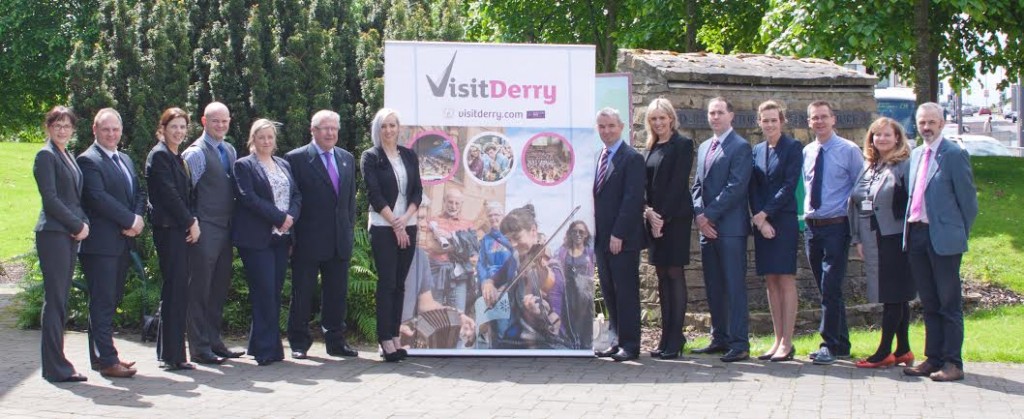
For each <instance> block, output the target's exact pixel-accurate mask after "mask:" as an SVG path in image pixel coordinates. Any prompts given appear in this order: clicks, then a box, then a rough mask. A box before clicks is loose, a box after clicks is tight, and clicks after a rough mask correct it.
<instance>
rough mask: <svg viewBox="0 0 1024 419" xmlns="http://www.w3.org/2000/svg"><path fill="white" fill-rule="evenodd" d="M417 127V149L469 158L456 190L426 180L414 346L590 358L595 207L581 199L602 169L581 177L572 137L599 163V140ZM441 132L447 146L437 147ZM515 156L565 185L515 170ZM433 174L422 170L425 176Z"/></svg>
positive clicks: (409, 302) (414, 277)
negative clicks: (451, 150)
mask: <svg viewBox="0 0 1024 419" xmlns="http://www.w3.org/2000/svg"><path fill="white" fill-rule="evenodd" d="M406 129H408V130H409V131H410V134H409V138H414V140H412V144H413V145H416V146H417V147H419V143H420V142H424V144H429V145H430V146H429V147H427V146H423V147H424V149H429V150H437V149H438V148H440V149H442V150H443V149H444V145H443V144H445V143H449V140H450V143H451V144H455V147H456V151H457V154H460V155H461V156H463V157H462V164H461V165H459V166H457V168H456V169H455V173H453V174H451V175H450V176H446V179H447V180H446V181H441V182H434V183H431V184H428V183H427V182H424V192H423V196H424V198H423V202H422V204H421V206H420V209H419V211H420V212H419V214H418V215H419V217H418V220H419V233H418V238H417V240H418V243H417V254H416V257H415V260H414V262H413V266H412V268H411V269H410V273H409V277H408V278H407V280H406V296H407V298H406V305H405V307H403V311H404V313H403V327H402V337H403V345H406V346H408V347H409V348H418V349H457V350H488V349H590V348H591V342H592V338H593V318H594V304H593V281H594V263H595V260H594V251H593V244H592V236H593V233H592V232H593V228H592V225H591V224H590V223H591V221H590V220H591V219H592V213H591V212H592V210H591V209H589V208H591V207H592V203H591V202H590V201H588V200H587V199H581V200H579V202H577V199H576V198H575V197H576V196H583V197H589V195H588V194H589V191H590V187H591V184H592V181H593V171H592V169H585V170H581V171H580V172H579V173H578V174H577V175H576V176H570V175H572V174H573V173H574V172H573V162H574V161H575V159H576V157H575V152H574V148H573V147H572V146H571V145H570V138H572V137H573V136H575V137H577V139H578V140H581V141H588V143H586V144H583V145H582V149H583V150H586V151H587V153H588V154H589V155H591V158H592V156H593V155H594V153H595V152H596V151H595V150H596V148H595V147H596V144H597V143H596V142H595V141H596V140H594V138H593V133H592V131H588V130H550V131H543V132H538V130H536V129H521V128H515V129H510V130H508V132H507V133H502V132H499V131H497V130H494V129H492V128H487V127H406ZM425 133H426V134H425ZM424 134H425V135H424ZM442 135H443V136H444V137H446V139H445V140H444V141H439V140H437V139H436V138H434V137H438V136H442ZM584 139H585V140H584ZM591 143H592V144H591ZM502 149H505V151H504V152H502V151H501V150H502ZM529 150H533V151H532V152H529ZM437 153H441V152H437ZM435 154H436V153H435ZM442 154H443V153H442ZM515 156H523V157H522V158H523V160H524V162H523V163H522V164H527V162H528V161H530V159H531V158H532V159H533V161H534V162H535V163H534V164H536V165H537V167H539V168H544V169H547V170H549V172H548V173H547V176H551V175H552V174H557V176H551V177H552V178H555V177H558V178H559V179H558V181H557V182H551V183H538V182H537V181H536V180H534V179H533V178H531V177H530V176H528V175H527V174H526V173H525V172H524V171H519V170H513V169H514V167H515V165H516V162H517V159H516V158H515ZM499 157H505V158H508V159H507V160H501V159H499ZM422 159H423V157H422V156H421V161H423V160H422ZM441 160H443V161H448V160H447V159H441ZM543 162H546V163H545V164H540V163H543ZM548 163H550V164H548ZM428 170H433V169H431V168H424V167H422V166H421V169H420V171H421V174H422V176H423V177H424V178H426V177H427V176H426V174H427V173H428V172H427V171H428ZM544 176H545V174H543V173H539V174H538V177H537V178H538V179H540V178H543V177H544ZM577 176H579V178H578V179H577ZM584 207H586V208H587V209H586V210H584V209H583V208H584ZM541 210H543V211H544V213H543V214H540V213H539V212H540V211H541Z"/></svg>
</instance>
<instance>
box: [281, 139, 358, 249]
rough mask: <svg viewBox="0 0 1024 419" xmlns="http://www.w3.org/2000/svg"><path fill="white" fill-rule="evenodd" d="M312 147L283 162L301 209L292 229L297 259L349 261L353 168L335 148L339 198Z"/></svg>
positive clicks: (290, 154) (353, 208)
mask: <svg viewBox="0 0 1024 419" xmlns="http://www.w3.org/2000/svg"><path fill="white" fill-rule="evenodd" d="M319 152H320V148H319V147H317V146H316V144H315V143H312V142H311V143H309V144H306V145H305V146H303V147H299V148H296V149H294V150H292V151H289V152H288V154H286V155H285V160H287V161H288V163H289V164H290V165H291V168H292V177H293V178H294V179H295V184H296V185H298V186H299V193H301V194H302V197H303V200H302V209H301V210H300V211H299V219H298V221H297V222H296V223H295V226H294V227H293V229H294V230H295V232H294V233H293V234H295V249H294V251H293V252H292V256H293V257H295V258H297V259H303V260H312V261H323V260H328V259H331V258H333V257H340V258H342V259H349V258H351V257H352V242H353V228H354V226H355V217H356V178H355V174H356V164H355V158H353V157H352V154H351V153H349V152H348V151H345V150H342V149H341V148H338V147H334V162H335V164H336V165H337V167H338V194H335V193H334V187H333V186H331V178H330V176H329V175H328V174H327V168H325V167H324V163H323V159H322V158H321V157H320V154H319Z"/></svg>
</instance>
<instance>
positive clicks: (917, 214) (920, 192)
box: [910, 147, 932, 221]
mask: <svg viewBox="0 0 1024 419" xmlns="http://www.w3.org/2000/svg"><path fill="white" fill-rule="evenodd" d="M931 159H932V149H931V147H928V148H925V152H924V163H923V164H921V169H920V171H918V172H917V181H916V182H914V199H913V200H912V201H911V204H910V218H911V219H913V220H915V221H920V220H923V219H924V217H923V216H922V214H921V205H923V204H924V190H925V189H927V188H928V185H927V183H928V162H929V161H930V160H931Z"/></svg>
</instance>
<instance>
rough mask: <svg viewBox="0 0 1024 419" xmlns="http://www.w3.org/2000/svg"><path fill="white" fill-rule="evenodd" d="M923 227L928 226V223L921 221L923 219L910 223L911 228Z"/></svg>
mask: <svg viewBox="0 0 1024 419" xmlns="http://www.w3.org/2000/svg"><path fill="white" fill-rule="evenodd" d="M922 228H928V223H925V222H921V221H916V222H913V223H910V229H911V230H917V229H922Z"/></svg>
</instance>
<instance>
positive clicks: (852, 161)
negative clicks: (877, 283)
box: [803, 100, 864, 365]
mask: <svg viewBox="0 0 1024 419" xmlns="http://www.w3.org/2000/svg"><path fill="white" fill-rule="evenodd" d="M807 123H808V125H809V126H810V128H811V131H812V132H814V141H813V142H811V143H810V144H808V145H807V146H806V147H804V168H803V170H804V190H806V191H807V195H806V196H805V197H804V202H805V204H804V220H805V221H806V222H807V231H806V232H805V233H804V236H805V239H806V241H807V243H806V245H805V248H806V251H807V260H808V262H809V264H810V266H811V272H812V273H813V274H814V282H815V283H817V284H818V291H820V292H821V325H820V327H819V328H818V330H819V332H820V333H821V339H822V341H823V342H822V343H821V345H820V346H819V348H818V350H817V351H816V352H814V353H812V354H811V356H810V357H811V359H812V360H813V361H814V363H815V364H818V365H829V364H833V363H835V362H836V358H837V357H847V356H850V331H849V328H848V327H847V326H846V302H845V300H844V298H843V281H845V280H846V261H847V260H848V259H849V253H850V221H849V220H848V219H847V217H846V211H847V207H848V204H849V200H850V193H851V192H853V186H854V184H855V183H856V182H857V178H858V177H860V172H861V171H862V170H863V169H864V155H863V153H862V152H861V149H860V147H857V144H854V142H853V141H850V140H847V139H845V138H842V137H840V136H838V135H836V132H835V130H834V127H835V123H836V118H835V113H834V112H833V111H832V105H831V104H829V103H828V102H826V101H823V100H819V101H815V102H812V103H811V104H810V105H809V106H807Z"/></svg>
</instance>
